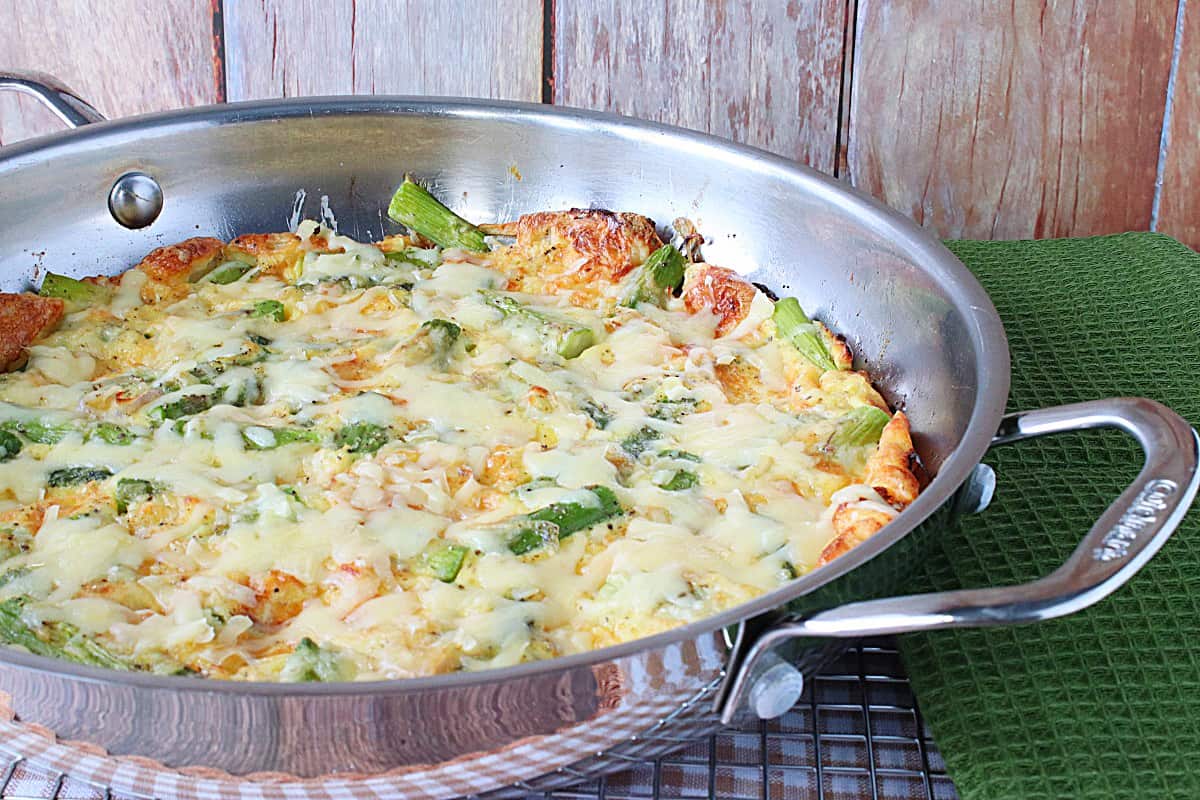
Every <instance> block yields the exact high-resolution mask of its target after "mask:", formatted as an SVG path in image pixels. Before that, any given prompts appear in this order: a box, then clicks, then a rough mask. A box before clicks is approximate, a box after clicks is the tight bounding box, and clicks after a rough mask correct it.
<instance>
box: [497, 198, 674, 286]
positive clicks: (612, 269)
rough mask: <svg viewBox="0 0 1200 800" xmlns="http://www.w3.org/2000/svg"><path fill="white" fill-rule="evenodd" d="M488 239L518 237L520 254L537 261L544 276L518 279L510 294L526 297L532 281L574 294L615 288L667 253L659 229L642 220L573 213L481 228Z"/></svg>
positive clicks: (541, 214) (602, 213)
mask: <svg viewBox="0 0 1200 800" xmlns="http://www.w3.org/2000/svg"><path fill="white" fill-rule="evenodd" d="M479 227H480V228H481V229H482V230H483V231H484V232H485V233H489V234H495V235H500V236H514V237H516V240H517V241H516V248H517V249H518V250H520V251H522V253H523V255H524V256H525V257H526V258H528V259H537V260H538V262H539V266H540V267H541V269H540V274H528V273H526V274H521V275H514V276H513V280H512V282H510V285H509V288H510V290H512V291H522V290H524V289H526V288H537V287H526V286H525V283H526V280H527V279H529V278H535V279H543V280H545V281H546V283H545V284H544V285H545V286H547V287H549V288H551V289H553V288H562V289H571V288H579V287H583V286H587V285H588V284H591V283H595V282H597V281H603V282H606V283H615V282H617V281H619V280H621V278H622V277H624V276H625V275H627V274H628V273H629V272H630V271H631V270H633V269H634V268H636V267H637V266H639V265H640V264H641V263H642V262H643V261H645V260H646V259H647V258H648V257H649V256H650V254H651V253H653V252H654V251H655V250H657V249H658V248H659V247H662V240H661V239H659V238H658V233H657V232H656V231H655V230H654V223H653V222H651V221H650V220H649V219H647V218H646V217H643V216H641V215H640V214H630V213H626V212H620V213H617V212H612V211H606V210H604V209H599V208H596V209H583V208H572V209H571V210H570V211H543V212H539V213H536V214H526V215H525V216H523V217H521V218H520V219H518V220H517V221H516V222H505V223H500V224H497V225H481V226H479Z"/></svg>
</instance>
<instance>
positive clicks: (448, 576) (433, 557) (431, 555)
mask: <svg viewBox="0 0 1200 800" xmlns="http://www.w3.org/2000/svg"><path fill="white" fill-rule="evenodd" d="M466 557H467V548H465V547H463V546H462V545H461V544H454V543H453V542H447V541H446V540H445V539H434V540H433V541H432V542H430V543H429V545H428V546H427V547H426V548H425V549H424V550H423V551H422V552H421V554H420V555H419V556H418V557H417V563H416V566H415V567H414V570H415V571H416V572H417V573H419V574H421V575H428V576H430V577H432V578H437V579H438V580H439V581H442V582H443V583H453V582H454V579H455V578H457V577H458V572H459V570H461V569H462V565H463V561H464V560H465V559H466Z"/></svg>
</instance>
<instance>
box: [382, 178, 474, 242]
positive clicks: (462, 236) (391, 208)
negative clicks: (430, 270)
mask: <svg viewBox="0 0 1200 800" xmlns="http://www.w3.org/2000/svg"><path fill="white" fill-rule="evenodd" d="M388 216H389V217H391V218H392V219H393V220H395V221H396V222H399V223H400V224H401V225H403V226H404V227H406V228H408V229H409V230H410V231H415V232H416V233H419V234H421V235H422V236H424V237H425V238H426V239H429V240H431V241H434V242H436V243H438V244H439V245H441V246H442V247H461V248H462V249H464V250H474V251H475V252H477V253H486V252H487V251H488V246H487V243H486V242H485V241H484V239H483V231H481V230H479V228H476V227H475V226H474V225H472V224H471V223H469V222H467V221H466V220H465V219H463V218H462V217H460V216H458V215H457V214H455V213H454V212H453V211H451V210H450V209H448V208H446V206H444V205H442V204H441V202H439V201H438V199H437V198H436V197H434V196H433V195H432V194H430V193H429V190H428V189H426V188H425V187H424V186H421V185H420V184H417V183H414V182H413V181H412V179H410V178H405V179H404V183H402V184H400V188H399V189H397V190H396V193H395V194H394V195H392V202H391V203H389V204H388Z"/></svg>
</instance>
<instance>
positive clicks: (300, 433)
mask: <svg viewBox="0 0 1200 800" xmlns="http://www.w3.org/2000/svg"><path fill="white" fill-rule="evenodd" d="M242 441H244V442H245V443H246V447H248V448H249V449H251V450H274V449H275V448H276V447H283V446H284V445H289V444H295V443H296V442H309V443H312V444H320V443H321V434H319V433H318V432H317V431H314V430H308V429H306V428H264V427H262V426H260V425H252V426H250V427H249V428H246V429H245V430H243V431H242Z"/></svg>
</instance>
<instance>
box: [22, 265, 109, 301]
mask: <svg viewBox="0 0 1200 800" xmlns="http://www.w3.org/2000/svg"><path fill="white" fill-rule="evenodd" d="M38 294H40V295H41V296H42V297H57V298H59V299H61V300H66V301H67V302H68V303H74V304H75V305H77V306H90V305H92V304H93V303H99V302H104V301H105V300H107V299H108V298H109V297H111V296H112V290H111V289H109V288H108V287H106V286H97V285H96V284H93V283H85V282H83V281H77V280H75V279H74V278H68V277H67V276H66V275H56V274H55V273H53V272H48V273H46V277H45V278H43V279H42V288H40V289H38Z"/></svg>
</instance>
